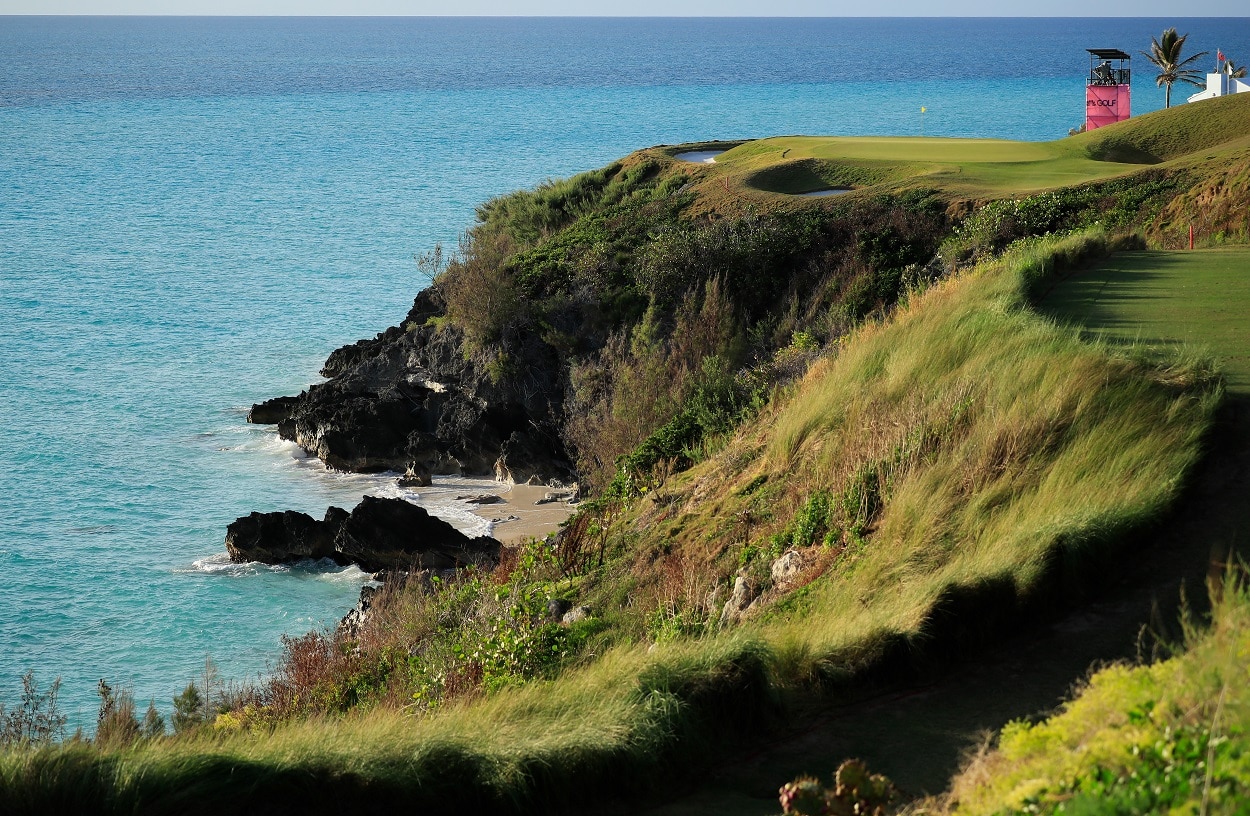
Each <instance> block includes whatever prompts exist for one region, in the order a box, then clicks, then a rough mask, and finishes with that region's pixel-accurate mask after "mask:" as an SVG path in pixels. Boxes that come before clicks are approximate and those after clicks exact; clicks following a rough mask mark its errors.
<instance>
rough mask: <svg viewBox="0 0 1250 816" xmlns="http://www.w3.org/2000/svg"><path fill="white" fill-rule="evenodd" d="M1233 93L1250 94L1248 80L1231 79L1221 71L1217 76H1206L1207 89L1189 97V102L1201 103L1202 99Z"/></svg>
mask: <svg viewBox="0 0 1250 816" xmlns="http://www.w3.org/2000/svg"><path fill="white" fill-rule="evenodd" d="M1235 93H1250V79H1245V78H1242V79H1233V78H1232V77H1230V76H1229V75H1228V74H1227V73H1225V72H1223V71H1221V72H1219V73H1218V74H1207V89H1206V90H1205V91H1198V93H1196V94H1194V95H1193V96H1191V97H1189V101H1190V102H1201V101H1202V100H1203V99H1214V98H1215V97H1217V96H1226V95H1228V94H1235Z"/></svg>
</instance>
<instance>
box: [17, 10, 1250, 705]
mask: <svg viewBox="0 0 1250 816" xmlns="http://www.w3.org/2000/svg"><path fill="white" fill-rule="evenodd" d="M1168 25H1177V26H1178V28H1179V29H1180V30H1181V31H1188V32H1189V33H1190V35H1191V36H1190V44H1191V45H1192V47H1193V48H1194V49H1195V50H1207V49H1209V50H1211V51H1212V52H1214V50H1215V49H1216V48H1217V47H1219V48H1221V49H1222V50H1223V51H1224V52H1225V54H1227V55H1229V56H1231V57H1233V58H1234V59H1236V60H1237V61H1238V62H1239V63H1240V62H1244V61H1247V60H1250V24H1248V23H1247V20H1245V19H1244V18H1243V19H1232V20H1172V21H1163V20H1139V19H1131V20H1079V21H1078V20H871V19H869V20H626V19H617V20H593V19H528V20H517V19H513V20H509V19H417V18H414V19H368V18H361V19H228V18H212V19H196V18H38V17H35V18H32V17H0V700H3V701H8V702H13V701H15V700H16V699H17V695H18V692H19V690H20V682H19V678H20V675H21V674H22V673H23V672H24V671H25V670H26V669H28V668H34V669H35V670H36V677H37V679H38V680H39V681H40V683H41V685H46V683H47V682H48V681H50V680H51V679H53V678H54V677H58V676H59V677H61V678H62V679H63V684H64V685H63V687H62V703H63V706H64V708H65V709H66V711H67V712H68V713H69V714H70V715H71V718H72V724H73V725H85V726H88V727H89V726H90V723H91V721H92V720H93V718H94V714H95V708H96V703H97V699H96V696H95V687H96V682H97V681H98V680H99V679H100V678H107V679H108V680H109V682H110V683H113V684H121V685H123V686H127V687H130V688H131V689H133V691H134V693H135V696H136V699H137V700H138V702H139V705H140V707H141V708H142V707H144V706H146V704H147V701H148V700H149V699H153V698H154V699H155V700H156V701H157V704H158V706H159V707H161V708H163V709H165V710H168V709H169V700H170V698H171V697H172V696H173V695H174V694H176V693H177V692H178V691H180V690H181V688H182V687H183V686H185V684H186V683H187V681H189V680H191V679H193V678H195V677H196V676H197V675H198V673H199V671H200V670H201V668H202V666H203V663H204V659H205V657H206V656H207V655H211V657H212V659H213V661H214V662H215V663H216V664H217V666H218V668H219V670H220V671H221V673H222V674H223V675H224V676H225V677H227V678H232V679H235V680H243V681H246V680H249V679H255V678H256V677H258V676H259V675H262V674H263V673H264V672H265V671H266V669H267V667H268V666H270V665H272V663H273V662H274V660H275V659H276V658H277V656H278V654H279V652H280V637H281V635H283V634H284V633H286V634H299V633H302V632H304V631H307V630H309V629H310V628H313V627H318V626H323V625H327V624H332V623H333V622H334V621H335V620H336V619H337V618H338V617H340V616H341V615H342V614H343V613H344V612H345V611H346V610H347V609H348V608H349V607H350V606H351V605H352V604H353V603H354V601H355V597H356V594H357V590H358V588H359V586H360V585H361V583H362V581H363V580H364V579H365V576H364V575H362V574H361V573H360V572H359V571H358V570H356V569H354V568H349V569H339V568H332V569H331V568H324V567H318V566H316V565H309V566H307V567H303V568H289V569H288V568H281V569H275V568H268V567H262V566H259V565H231V564H229V563H228V562H227V561H226V558H225V552H224V545H223V537H224V532H225V526H226V524H228V523H229V522H230V521H232V520H233V519H234V518H236V517H237V516H240V515H244V514H246V513H248V512H250V511H252V510H261V511H268V510H281V509H288V508H289V509H296V510H302V511H305V512H309V513H312V514H314V515H320V514H321V513H322V512H324V510H325V507H326V506H327V505H329V504H338V505H340V506H346V507H351V506H353V505H354V504H355V503H356V502H357V501H358V500H359V497H360V496H361V495H362V494H364V493H366V492H391V493H394V490H393V488H392V487H390V484H389V481H388V480H387V479H385V478H381V477H366V476H356V475H347V474H335V473H329V472H326V471H325V470H324V469H323V468H322V467H321V466H320V465H319V464H318V463H317V462H315V461H309V460H308V459H307V458H306V457H304V456H302V455H301V453H300V452H299V451H297V450H296V449H294V448H293V447H292V446H290V445H287V444H285V443H282V442H280V441H279V440H278V439H277V438H276V436H275V434H274V433H273V432H272V430H270V429H266V428H260V427H255V426H248V425H247V424H246V423H245V421H244V416H245V413H246V410H247V408H248V406H250V405H251V403H253V402H256V401H259V400H262V399H265V398H268V397H271V396H275V395H279V394H288V393H294V392H296V391H298V390H299V389H301V388H303V387H305V386H306V385H307V384H309V383H311V382H314V381H316V379H317V370H318V368H319V367H320V364H321V362H322V361H323V360H324V358H325V357H326V355H327V354H328V353H329V352H330V351H331V350H332V349H334V348H335V347H337V346H339V345H342V344H344V343H348V342H352V341H354V340H356V339H357V338H360V337H365V336H372V334H374V333H375V332H377V331H380V330H381V329H383V328H385V327H386V326H389V325H391V324H392V323H394V322H396V321H397V320H399V319H400V318H402V316H403V314H404V313H405V311H406V310H407V308H408V306H409V305H410V303H411V300H412V296H413V295H414V294H415V292H416V291H417V290H418V289H419V288H420V287H421V286H423V285H424V283H425V282H424V281H423V280H422V279H421V278H420V276H419V274H418V272H417V268H416V265H415V263H414V261H413V256H414V255H415V254H417V253H420V252H423V251H425V250H427V249H429V248H430V247H431V246H432V245H433V244H434V243H435V242H436V241H442V242H444V243H445V244H452V245H454V243H455V240H456V238H457V235H458V234H459V232H460V231H461V230H462V229H463V228H465V227H466V226H468V225H469V224H470V223H471V222H472V218H473V213H474V207H475V205H477V204H479V203H481V202H482V201H484V200H485V199H487V198H489V197H491V196H494V195H498V194H500V193H504V192H507V191H509V190H513V189H516V188H519V187H529V186H533V185H535V184H537V183H539V182H541V181H543V180H544V179H547V178H555V177H562V176H566V175H569V174H572V173H575V172H578V171H582V170H587V169H591V168H595V167H598V166H601V165H603V164H606V163H607V162H609V161H611V160H612V159H614V158H616V157H618V156H621V155H623V154H625V153H628V152H629V151H631V150H634V149H636V148H639V147H645V146H649V145H654V144H662V143H678V142H685V141H694V140H703V139H717V138H719V139H732V138H744V137H756V136H769V135H777V134H792V133H806V134H861V133H868V134H900V135H911V134H917V133H919V132H920V129H921V127H922V126H923V128H924V133H925V134H926V135H931V136H992V137H1004V138H1013V139H1037V140H1040V139H1050V138H1056V137H1059V136H1062V135H1064V134H1065V133H1066V132H1067V130H1068V128H1070V127H1074V126H1076V125H1078V124H1079V123H1080V122H1081V121H1082V117H1083V110H1084V102H1083V92H1084V88H1083V84H1084V76H1085V73H1086V71H1087V70H1088V57H1087V55H1086V53H1085V51H1084V49H1085V48H1087V47H1117V48H1122V49H1124V50H1126V51H1129V52H1130V53H1134V54H1136V53H1137V52H1138V51H1139V50H1141V49H1142V48H1145V47H1147V46H1148V45H1149V42H1150V37H1151V36H1152V35H1158V33H1159V32H1160V31H1161V30H1162V29H1163V28H1164V27H1166V26H1168ZM1134 67H1135V69H1136V72H1137V73H1136V80H1135V82H1134V94H1135V98H1134V101H1133V105H1134V111H1135V112H1137V113H1141V112H1145V111H1148V110H1152V109H1155V108H1158V107H1160V106H1161V105H1162V101H1163V93H1162V91H1161V90H1158V89H1156V88H1155V87H1154V84H1153V78H1152V76H1151V74H1150V72H1149V71H1148V70H1147V68H1146V63H1145V60H1144V59H1141V58H1139V59H1136V60H1134ZM1204 67H1205V66H1204ZM1177 90H1178V93H1176V94H1175V95H1176V96H1178V97H1180V98H1183V97H1184V95H1186V94H1187V93H1188V91H1181V90H1180V89H1179V87H1178V89H1177ZM921 106H925V107H926V108H927V109H928V110H927V113H926V114H925V117H924V121H923V125H922V123H921V119H920V113H919V109H920V107H921ZM464 489H465V485H464V484H462V483H460V482H458V481H456V480H449V481H448V482H445V483H443V484H440V485H436V489H434V490H432V491H422V492H421V493H420V494H419V496H415V497H412V498H415V499H416V500H418V501H420V502H422V503H425V504H427V505H429V506H431V507H432V508H434V509H435V510H436V511H437V512H440V513H442V514H444V515H446V516H447V517H449V518H450V519H452V520H453V522H455V523H457V524H458V525H460V526H462V527H464V528H465V529H472V530H474V531H476V532H483V531H485V530H486V526H485V523H484V522H481V521H480V520H477V519H476V518H474V517H472V516H471V515H469V514H468V513H466V512H465V511H464V510H463V509H461V508H459V507H458V506H456V504H455V503H454V502H453V501H451V497H453V496H454V495H455V494H456V493H458V492H461V491H463V490H464Z"/></svg>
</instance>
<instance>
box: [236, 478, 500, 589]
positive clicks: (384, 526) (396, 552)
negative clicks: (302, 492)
mask: <svg viewBox="0 0 1250 816" xmlns="http://www.w3.org/2000/svg"><path fill="white" fill-rule="evenodd" d="M499 547H500V544H499V542H498V541H496V540H495V539H493V538H491V537H489V536H479V537H477V538H469V537H468V536H466V535H465V534H464V533H462V532H460V531H459V530H457V529H456V528H455V527H452V526H451V525H450V524H448V523H447V522H445V521H443V520H442V519H440V518H437V517H435V516H431V515H430V514H429V513H427V512H426V511H425V508H422V507H418V506H417V505H415V504H411V503H410V502H406V501H403V500H402V499H388V498H377V497H374V496H366V497H364V499H363V500H362V501H361V502H360V504H358V505H356V507H355V509H353V510H352V511H351V512H350V513H348V512H347V511H346V510H343V509H341V508H338V507H331V508H330V509H329V510H327V511H326V517H325V519H324V520H323V521H317V520H316V519H314V518H313V517H312V516H309V515H307V514H305V513H296V512H294V511H290V510H288V511H286V512H278V513H252V514H250V515H247V516H243V517H242V518H239V519H237V520H235V521H234V522H232V523H231V524H230V525H229V526H228V527H227V528H226V551H227V552H228V553H229V554H230V559H231V560H232V561H236V562H246V561H260V562H262V563H265V564H285V563H290V562H292V561H300V560H303V559H306V558H330V559H333V560H334V561H335V562H337V563H339V564H357V565H359V566H360V568H361V569H363V570H366V571H368V572H378V571H381V570H411V569H430V570H448V569H456V568H459V567H462V566H466V565H469V564H477V565H481V566H493V565H494V564H496V563H498V561H499Z"/></svg>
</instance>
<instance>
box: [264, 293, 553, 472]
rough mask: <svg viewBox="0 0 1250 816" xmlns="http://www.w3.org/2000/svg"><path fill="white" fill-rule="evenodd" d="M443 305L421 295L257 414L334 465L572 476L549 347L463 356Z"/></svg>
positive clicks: (531, 344)
mask: <svg viewBox="0 0 1250 816" xmlns="http://www.w3.org/2000/svg"><path fill="white" fill-rule="evenodd" d="M440 311H441V309H440V308H439V306H438V304H437V302H436V298H435V295H434V294H433V293H432V292H431V291H430V290H426V291H424V292H422V293H421V294H420V295H418V296H417V298H416V300H415V302H414V304H413V308H412V310H411V311H410V312H409V314H408V316H407V319H406V320H405V321H404V324H403V325H404V327H405V328H400V327H392V328H389V329H387V330H386V331H385V332H382V333H381V334H379V335H378V336H377V337H376V338H374V339H372V340H361V341H358V342H356V343H354V344H352V345H350V346H344V347H342V348H340V349H338V350H336V351H335V352H333V353H332V354H331V355H330V357H329V359H327V360H326V364H325V366H324V367H323V369H322V372H321V373H322V375H323V376H325V377H328V378H329V379H328V380H327V381H326V382H324V383H318V384H316V385H313V386H311V387H309V389H308V390H307V391H305V392H303V393H301V394H300V395H298V396H296V397H280V398H277V399H273V400H269V401H267V402H263V403H260V404H258V405H255V406H253V408H252V411H251V413H250V414H249V421H251V422H256V423H262V424H277V426H278V433H279V434H280V435H281V436H282V437H283V438H284V439H289V440H291V441H294V442H295V443H296V444H298V445H300V446H301V447H303V448H304V449H305V450H307V451H308V452H309V453H311V454H313V455H315V456H317V457H318V458H319V459H321V460H322V461H323V462H325V464H326V465H327V466H328V467H331V468H334V469H336V470H348V471H357V472H365V473H368V472H380V471H387V470H395V471H401V472H402V471H408V472H410V473H413V472H415V473H434V474H439V473H464V474H469V475H482V476H494V477H496V478H497V479H499V480H501V481H515V482H524V481H526V480H528V479H530V478H531V477H534V476H537V477H539V478H540V479H541V480H542V481H548V480H552V479H561V480H571V479H572V478H574V474H573V468H572V466H571V465H570V464H569V457H568V454H567V453H566V451H565V449H564V446H563V444H562V442H561V440H560V436H559V433H558V428H559V422H560V416H561V410H562V401H563V393H564V385H563V382H562V381H561V379H560V366H559V361H558V360H557V359H556V358H555V356H554V355H555V352H554V351H553V350H552V349H551V347H550V346H547V345H546V344H544V343H542V342H541V341H540V340H538V338H536V337H530V338H520V339H519V340H518V341H517V342H516V343H515V344H513V347H511V348H510V351H509V354H510V357H509V365H507V366H503V367H502V369H501V367H499V366H496V367H495V368H494V369H491V368H489V366H488V365H487V362H488V361H485V360H479V359H476V358H474V356H473V355H470V354H466V353H465V344H464V339H463V337H462V335H461V334H460V332H458V331H457V330H456V329H454V328H451V327H448V326H446V325H445V324H444V325H435V324H431V323H429V322H428V319H429V318H430V317H432V316H436V315H438V314H439V313H440ZM501 370H502V373H501Z"/></svg>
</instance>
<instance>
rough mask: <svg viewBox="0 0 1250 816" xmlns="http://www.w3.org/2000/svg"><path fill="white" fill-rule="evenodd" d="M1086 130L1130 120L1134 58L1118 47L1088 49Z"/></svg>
mask: <svg viewBox="0 0 1250 816" xmlns="http://www.w3.org/2000/svg"><path fill="white" fill-rule="evenodd" d="M1085 50H1086V51H1088V52H1089V80H1088V81H1087V82H1086V83H1085V129H1086V130H1096V129H1097V128H1100V127H1102V126H1103V125H1110V124H1113V123H1115V122H1123V121H1124V120H1125V119H1127V118H1128V117H1129V67H1128V62H1129V60H1130V59H1132V57H1130V56H1129V55H1128V54H1125V53H1124V52H1123V51H1121V50H1120V49H1118V48H1086V49H1085Z"/></svg>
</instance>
